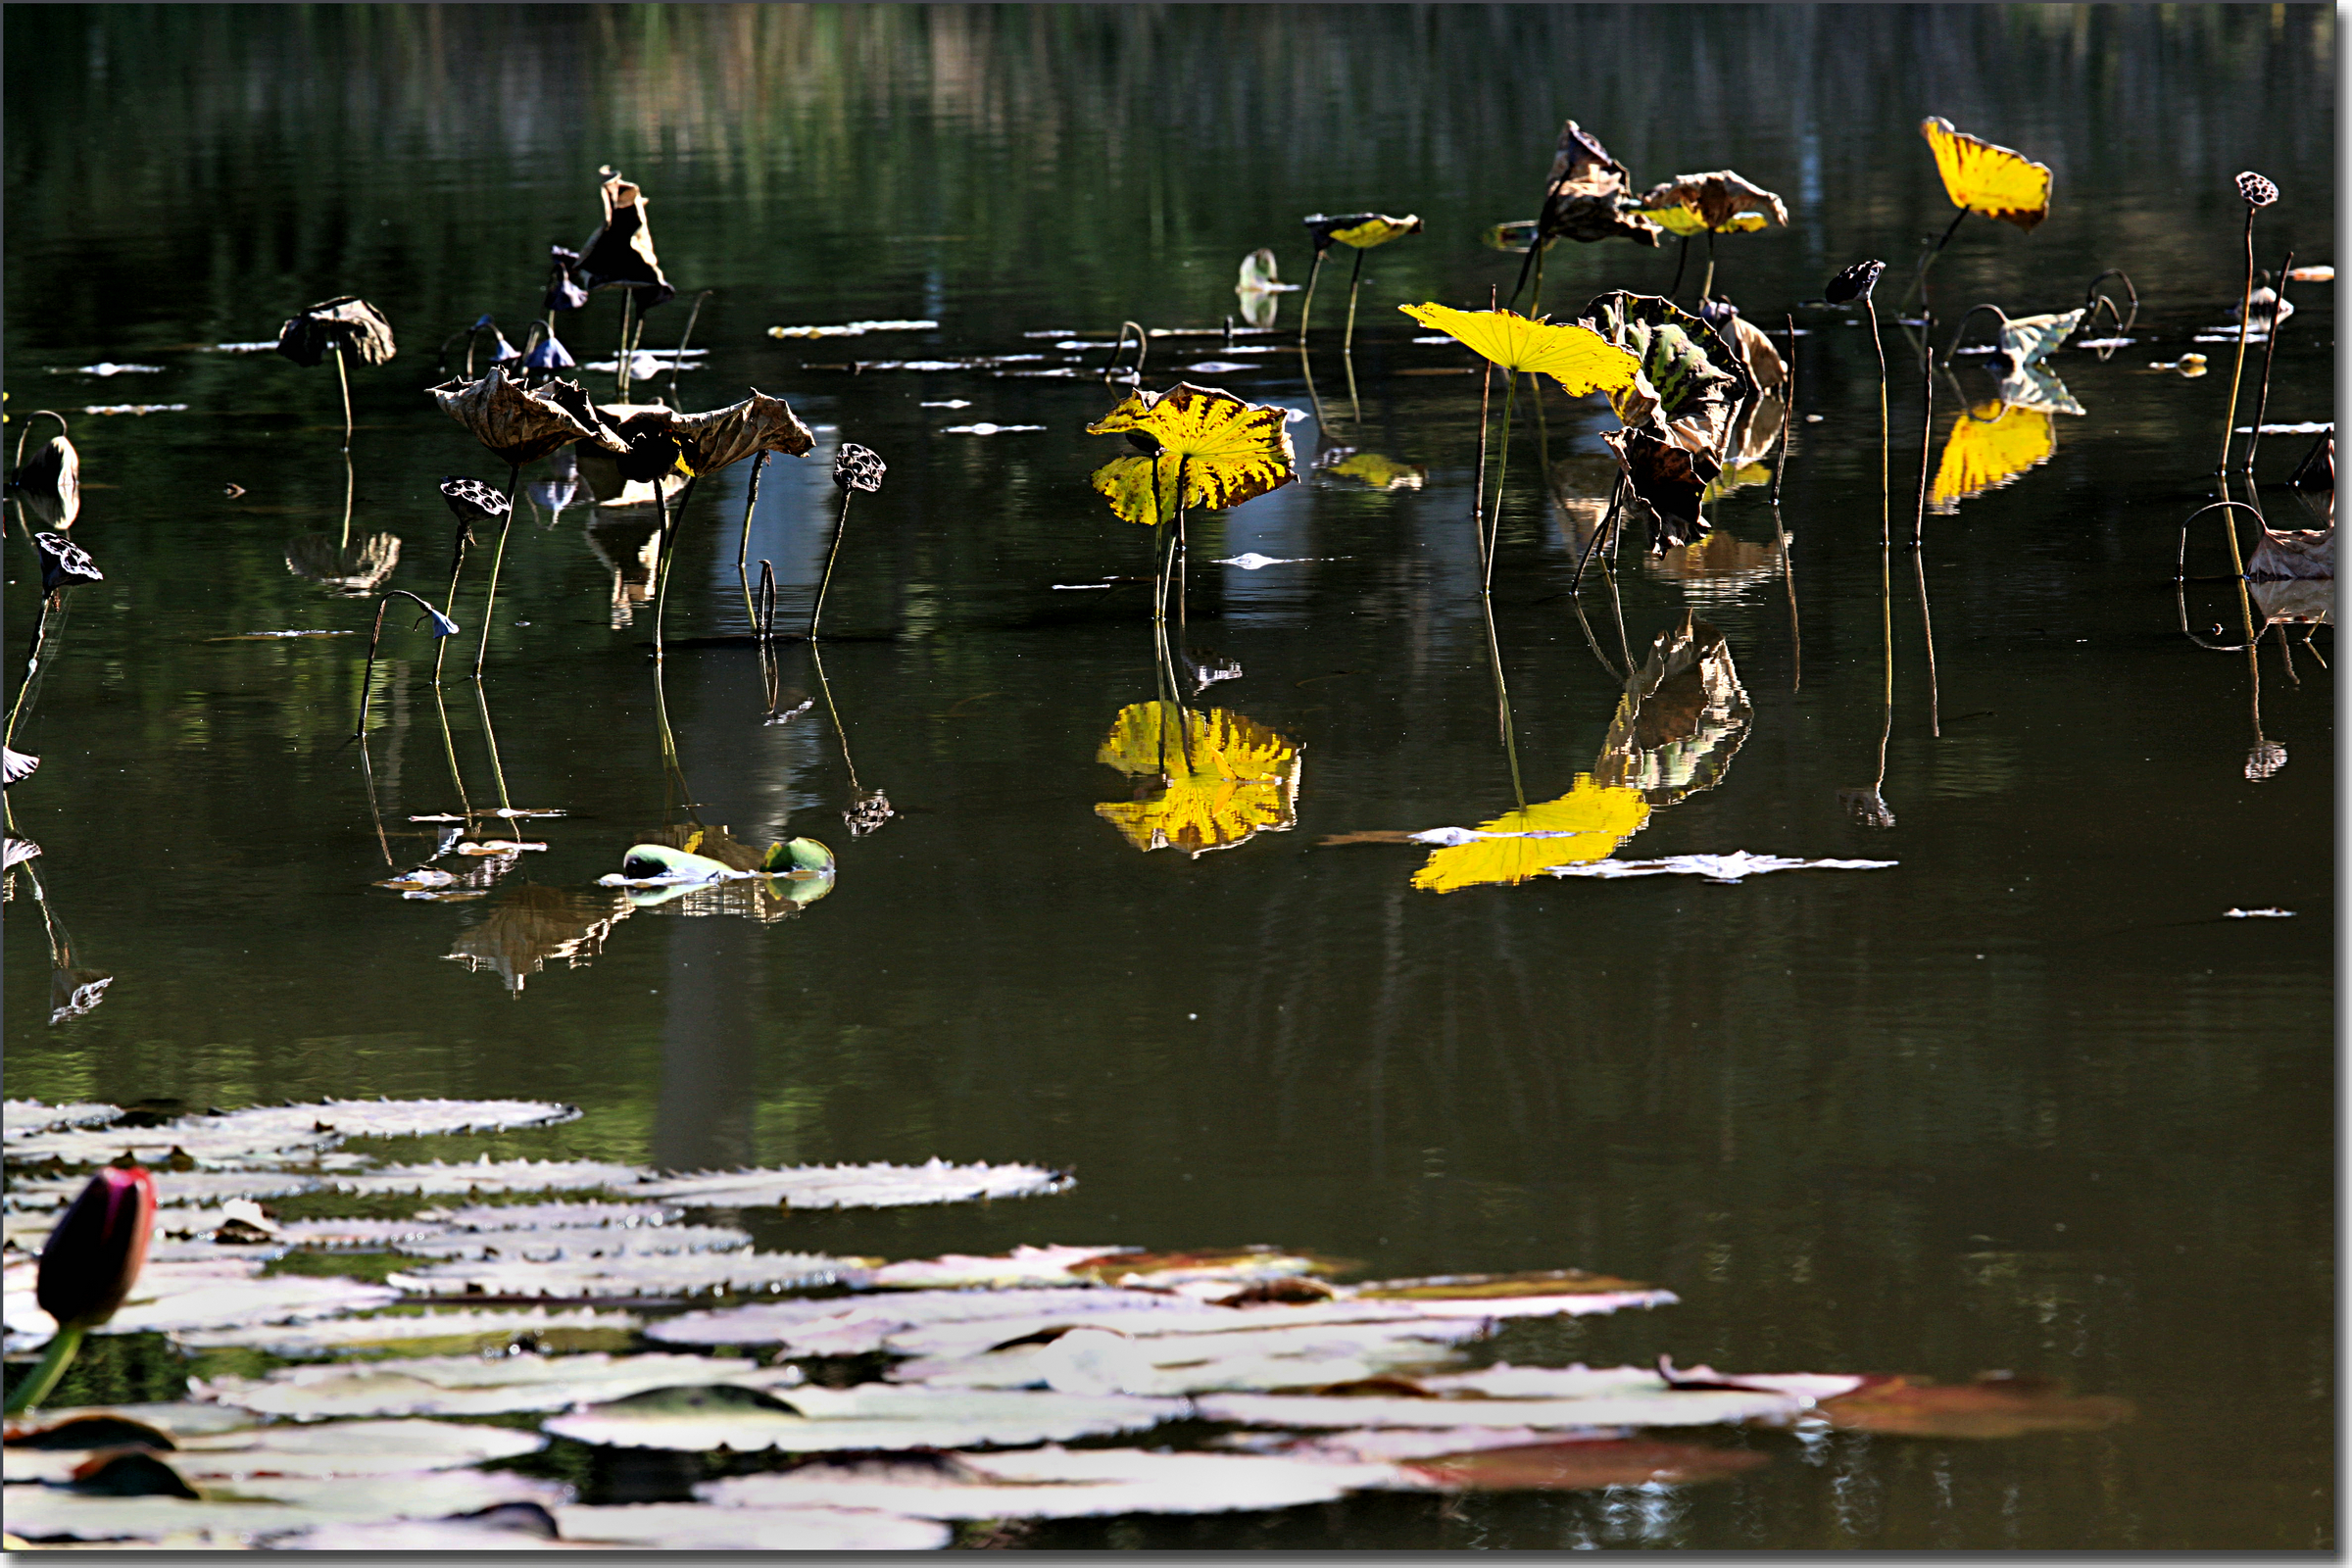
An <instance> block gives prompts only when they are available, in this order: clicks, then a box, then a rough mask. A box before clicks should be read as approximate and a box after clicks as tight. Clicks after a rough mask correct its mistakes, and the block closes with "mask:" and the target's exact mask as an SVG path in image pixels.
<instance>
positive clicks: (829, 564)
mask: <svg viewBox="0 0 2352 1568" xmlns="http://www.w3.org/2000/svg"><path fill="white" fill-rule="evenodd" d="M856 493H857V492H856V491H854V490H852V489H851V488H850V487H849V486H848V485H843V486H842V488H841V516H840V517H839V518H838V519H837V520H836V521H835V522H834V524H833V545H832V548H831V549H829V550H827V551H826V552H825V574H824V576H823V577H821V578H819V579H818V580H817V584H816V603H815V604H813V605H811V606H809V641H810V642H812V643H813V642H815V641H816V623H817V620H818V618H819V617H820V616H822V615H823V614H824V613H825V590H826V589H827V588H829V587H831V586H832V585H833V563H834V562H836V561H838V560H840V559H841V536H842V535H843V534H844V533H847V532H848V531H849V526H850V497H851V496H853V495H855V494H856ZM662 586H664V587H667V586H668V578H667V574H666V573H664V574H663V580H662ZM658 620H659V616H658V615H657V622H658Z"/></svg>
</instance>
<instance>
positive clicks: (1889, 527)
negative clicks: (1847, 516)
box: [1862, 298, 1894, 545]
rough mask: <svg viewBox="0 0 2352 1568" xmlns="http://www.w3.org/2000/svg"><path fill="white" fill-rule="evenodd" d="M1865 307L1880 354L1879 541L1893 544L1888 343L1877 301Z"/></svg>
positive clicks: (1872, 343)
mask: <svg viewBox="0 0 2352 1568" xmlns="http://www.w3.org/2000/svg"><path fill="white" fill-rule="evenodd" d="M1862 304H1863V308H1864V309H1866V310H1868V311H1869V312H1870V346H1871V348H1872V349H1874V350H1876V351H1877V353H1878V356H1879V543H1880V544H1881V545H1891V544H1892V543H1893V538H1894V520H1893V512H1892V506H1893V502H1892V500H1891V499H1890V497H1889V496H1888V493H1887V439H1888V432H1889V425H1888V422H1887V345H1886V344H1884V343H1882V342H1881V341H1880V340H1879V307H1878V304H1877V302H1876V301H1874V300H1870V299H1867V298H1866V299H1864V300H1863V302H1862Z"/></svg>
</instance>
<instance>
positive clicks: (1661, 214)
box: [1634, 202, 1764, 239]
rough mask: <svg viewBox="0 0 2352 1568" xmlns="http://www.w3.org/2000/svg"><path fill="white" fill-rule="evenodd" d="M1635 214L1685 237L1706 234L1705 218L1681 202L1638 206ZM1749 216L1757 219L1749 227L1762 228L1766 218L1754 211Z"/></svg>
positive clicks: (1668, 231)
mask: <svg viewBox="0 0 2352 1568" xmlns="http://www.w3.org/2000/svg"><path fill="white" fill-rule="evenodd" d="M1634 216H1635V217H1637V218H1646V219H1648V220H1649V221H1651V222H1653V223H1655V224H1657V225H1658V226H1659V227H1660V228H1662V229H1664V230H1665V231H1666V232H1667V233H1669V234H1680V235H1681V236H1682V237H1683V238H1685V239H1689V238H1690V237H1691V235H1693V234H1704V233H1705V232H1706V231H1707V225H1706V221H1705V220H1703V219H1701V218H1700V217H1699V216H1698V214H1697V213H1695V212H1693V211H1692V210H1691V209H1690V208H1688V207H1685V206H1684V205H1683V204H1682V203H1680V202H1676V203H1675V204H1674V205H1672V206H1671V207H1640V208H1636V209H1635V210H1634ZM1747 216H1748V217H1751V218H1754V219H1755V221H1754V222H1752V223H1750V224H1748V225H1747V226H1748V227H1750V228H1762V227H1763V226H1764V220H1763V218H1762V217H1761V216H1759V215H1756V214H1752V213H1751V214H1748V215H1747Z"/></svg>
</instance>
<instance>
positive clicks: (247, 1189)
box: [7, 1148, 357, 1208]
mask: <svg viewBox="0 0 2352 1568" xmlns="http://www.w3.org/2000/svg"><path fill="white" fill-rule="evenodd" d="M9 1152H10V1153H11V1155H12V1156H13V1155H14V1154H15V1153H16V1151H15V1149H13V1148H12V1149H11V1150H10V1151H9ZM115 1152H121V1151H120V1149H119V1148H118V1149H117V1150H116V1151H115ZM98 1157H100V1158H105V1157H108V1156H106V1155H101V1156H98ZM354 1157H355V1158H356V1157H357V1156H354ZM82 1182H83V1178H81V1177H79V1176H70V1177H54V1178H53V1177H44V1176H32V1177H22V1178H19V1179H16V1180H13V1181H11V1182H10V1183H9V1186H8V1194H7V1203H8V1206H9V1207H11V1208H54V1207H56V1206H57V1205H59V1204H61V1203H63V1202H65V1201H67V1200H69V1199H71V1198H72V1197H73V1195H74V1194H76V1193H78V1192H80V1191H81V1188H82ZM323 1185H324V1182H323V1180H322V1179H321V1178H320V1177H318V1176H311V1175H305V1174H300V1173H288V1172H285V1171H275V1170H191V1171H177V1170H158V1171H157V1172H156V1173H155V1194H156V1201H157V1202H159V1203H161V1204H163V1205H164V1206H166V1207H171V1206H173V1205H177V1204H199V1205H201V1204H208V1203H220V1202H223V1201H227V1200H229V1199H232V1198H290V1197H292V1196H293V1195H294V1194H296V1193H309V1192H316V1191H318V1189H319V1187H321V1186H323Z"/></svg>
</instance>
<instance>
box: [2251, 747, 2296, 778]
mask: <svg viewBox="0 0 2352 1568" xmlns="http://www.w3.org/2000/svg"><path fill="white" fill-rule="evenodd" d="M2285 765H2286V748H2285V747H2283V746H2281V745H2279V744H2278V742H2277V741H2264V742H2263V743H2262V744H2261V745H2260V746H2257V747H2255V748H2254V749H2253V750H2252V751H2250V752H2248V753H2247V754H2246V782H2247V783H2249V784H2259V783H2261V782H2262V781H2263V780H2264V779H2267V778H2269V777H2270V776H2271V775H2272V774H2273V773H2276V772H2278V770H2279V769H2280V768H2282V767H2284V766H2285Z"/></svg>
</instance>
